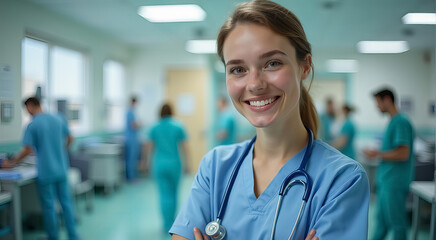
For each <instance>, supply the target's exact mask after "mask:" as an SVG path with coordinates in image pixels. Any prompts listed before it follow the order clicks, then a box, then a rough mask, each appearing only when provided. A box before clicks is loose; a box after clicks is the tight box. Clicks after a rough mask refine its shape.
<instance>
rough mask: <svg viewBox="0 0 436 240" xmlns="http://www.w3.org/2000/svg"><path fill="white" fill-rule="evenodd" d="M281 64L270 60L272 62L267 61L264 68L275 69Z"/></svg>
mask: <svg viewBox="0 0 436 240" xmlns="http://www.w3.org/2000/svg"><path fill="white" fill-rule="evenodd" d="M281 64H282V63H281V62H279V61H275V60H272V61H269V62H268V63H267V64H266V68H275V67H278V66H280V65H281Z"/></svg>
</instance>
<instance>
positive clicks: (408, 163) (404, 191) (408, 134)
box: [363, 89, 415, 240]
mask: <svg viewBox="0 0 436 240" xmlns="http://www.w3.org/2000/svg"><path fill="white" fill-rule="evenodd" d="M373 96H374V97H375V100H376V101H377V107H378V109H379V110H380V112H381V113H383V114H385V113H386V114H389V116H390V117H391V121H390V122H389V125H388V127H387V129H386V131H385V133H384V136H383V141H382V146H381V149H380V150H374V149H365V150H364V151H363V153H364V155H365V156H366V157H367V158H369V159H375V158H378V159H380V163H379V165H378V166H377V174H376V186H377V188H376V191H377V200H376V206H375V208H376V224H375V225H376V226H377V227H376V228H375V232H374V235H373V236H372V238H371V239H374V240H382V239H386V237H387V236H388V234H391V233H392V234H393V239H395V240H405V239H407V228H408V225H409V224H408V222H407V215H406V198H407V195H408V192H409V184H410V183H411V182H412V180H413V175H414V166H415V164H414V158H413V139H414V134H415V133H414V129H413V126H412V124H411V123H410V121H409V119H408V117H407V116H406V115H405V114H402V113H400V112H399V111H398V109H397V106H396V105H395V96H394V93H393V91H392V90H390V89H382V90H380V91H378V92H376V93H374V95H373Z"/></svg>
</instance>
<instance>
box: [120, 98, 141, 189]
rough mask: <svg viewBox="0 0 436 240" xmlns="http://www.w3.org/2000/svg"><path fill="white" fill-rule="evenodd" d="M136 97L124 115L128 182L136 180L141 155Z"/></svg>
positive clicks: (131, 100) (132, 99)
mask: <svg viewBox="0 0 436 240" xmlns="http://www.w3.org/2000/svg"><path fill="white" fill-rule="evenodd" d="M135 105H136V97H132V98H131V99H130V108H129V110H128V111H127V115H126V130H125V133H124V136H125V156H126V179H127V181H129V182H132V181H134V180H136V178H137V175H138V174H137V172H138V162H139V158H140V155H141V149H140V147H141V143H140V141H139V138H138V131H139V129H140V128H141V126H140V124H139V123H138V121H137V120H136V116H135Z"/></svg>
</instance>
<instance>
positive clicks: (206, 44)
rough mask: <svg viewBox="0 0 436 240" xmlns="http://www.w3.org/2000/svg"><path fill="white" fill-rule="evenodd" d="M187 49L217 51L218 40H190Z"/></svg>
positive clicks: (203, 51) (201, 51) (192, 50)
mask: <svg viewBox="0 0 436 240" xmlns="http://www.w3.org/2000/svg"><path fill="white" fill-rule="evenodd" d="M185 49H186V51H188V52H190V53H198V54H202V53H203V54H204V53H216V40H190V41H188V42H186V47H185Z"/></svg>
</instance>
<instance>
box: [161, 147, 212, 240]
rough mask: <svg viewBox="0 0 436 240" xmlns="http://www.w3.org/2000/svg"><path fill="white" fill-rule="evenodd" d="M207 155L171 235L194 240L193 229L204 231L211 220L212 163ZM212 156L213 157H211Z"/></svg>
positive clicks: (171, 230)
mask: <svg viewBox="0 0 436 240" xmlns="http://www.w3.org/2000/svg"><path fill="white" fill-rule="evenodd" d="M208 155H209V154H207V155H206V156H205V157H204V158H203V160H202V161H201V164H200V167H199V170H198V172H197V174H196V176H195V179H194V182H193V183H192V187H191V191H190V193H189V196H188V198H187V199H186V201H185V203H184V204H183V207H182V209H181V210H180V212H179V214H178V215H177V218H176V220H175V221H174V224H173V226H172V227H171V229H170V233H171V234H177V235H180V236H182V237H185V238H188V239H194V233H193V231H192V229H193V228H194V227H198V228H199V229H200V230H201V231H202V232H203V231H204V229H205V227H206V224H207V221H208V220H207V219H211V205H210V193H211V189H210V186H211V184H210V174H209V173H210V170H211V167H210V161H207V156H208ZM209 156H211V155H209Z"/></svg>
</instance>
